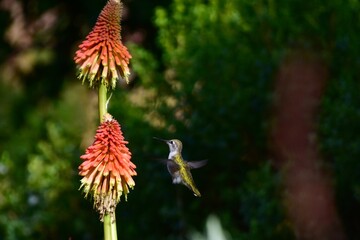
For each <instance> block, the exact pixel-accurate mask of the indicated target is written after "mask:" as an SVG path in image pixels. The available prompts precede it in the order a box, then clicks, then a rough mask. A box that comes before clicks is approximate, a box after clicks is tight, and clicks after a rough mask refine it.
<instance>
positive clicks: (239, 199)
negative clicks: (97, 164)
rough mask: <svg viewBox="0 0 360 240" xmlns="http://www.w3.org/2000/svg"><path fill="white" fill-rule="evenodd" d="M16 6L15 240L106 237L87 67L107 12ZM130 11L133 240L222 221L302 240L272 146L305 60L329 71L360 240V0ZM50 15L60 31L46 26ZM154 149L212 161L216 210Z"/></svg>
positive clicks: (328, 135) (11, 21) (10, 208)
mask: <svg viewBox="0 0 360 240" xmlns="http://www.w3.org/2000/svg"><path fill="white" fill-rule="evenodd" d="M3 2H7V3H2V4H3V5H2V8H0V33H1V36H2V38H1V39H0V41H1V42H0V98H1V100H0V239H9V240H13V239H69V238H71V239H101V238H102V225H101V224H100V222H99V221H98V214H97V213H96V212H95V211H94V210H93V209H92V204H91V201H89V200H85V199H84V198H83V195H82V193H81V192H80V191H78V188H79V186H80V182H79V180H80V177H79V176H78V174H77V167H78V165H79V164H80V163H81V162H80V159H79V156H80V155H81V154H82V153H83V152H84V149H85V148H86V147H87V146H88V145H89V144H91V142H92V137H93V134H94V133H95V129H96V126H97V121H98V119H97V112H96V111H97V109H96V104H97V102H96V92H95V91H93V90H89V89H87V88H86V86H82V85H81V81H79V80H77V79H76V69H75V64H74V62H73V60H72V59H73V56H74V52H75V51H76V48H77V45H78V44H79V43H80V42H81V41H82V40H83V39H84V38H85V36H86V34H87V33H88V32H89V31H90V30H91V28H92V26H93V25H94V23H95V21H96V18H97V16H98V14H99V13H100V11H101V9H102V7H103V6H104V5H105V0H103V1H84V0H79V1H61V2H56V1H54V2H53V1H45V0H32V1H31V0H29V1H19V2H16V1H12V0H8V1H3ZM6 4H8V7H4V6H5V5H6ZM124 5H125V9H126V11H125V14H124V19H123V21H122V28H123V32H122V36H123V39H124V41H125V43H126V45H127V46H128V47H129V50H130V52H131V54H132V56H133V59H132V61H131V68H132V70H133V73H132V78H133V82H132V83H131V84H130V86H127V87H125V86H121V87H119V88H117V89H116V90H115V91H114V94H113V96H112V99H111V102H110V110H109V111H110V113H111V114H112V115H113V116H114V117H115V118H116V119H117V120H118V121H119V122H120V124H121V125H122V130H123V133H124V136H125V138H126V139H127V140H128V141H129V145H128V146H129V148H130V150H131V151H132V153H133V158H132V160H133V162H134V163H135V164H136V165H137V172H138V176H137V177H135V182H136V186H135V189H134V190H133V191H131V192H130V194H129V196H128V202H125V201H122V202H121V203H119V205H118V207H117V223H118V234H119V239H187V238H188V237H189V235H190V234H191V233H192V232H193V231H200V232H203V231H204V226H205V222H206V219H207V218H208V216H210V215H216V216H217V217H218V218H219V220H220V221H221V224H222V226H223V228H224V229H225V230H226V231H227V232H228V233H229V234H230V235H231V236H232V238H233V239H252V240H253V239H293V238H294V233H293V231H292V225H291V223H290V222H289V220H288V218H287V217H286V215H285V208H284V205H283V200H282V197H281V196H282V195H281V194H282V188H281V183H282V178H281V173H280V172H279V171H276V170H275V168H274V167H272V164H271V160H272V159H271V157H270V154H269V142H268V141H269V134H270V130H269V129H270V127H271V120H272V118H271V106H272V102H273V81H274V76H275V74H276V71H277V70H278V67H279V64H280V63H281V61H282V59H283V58H284V57H285V56H286V54H287V53H288V52H290V51H291V50H294V49H295V50H297V51H299V50H300V51H307V52H309V51H310V52H312V53H313V54H315V55H318V56H319V57H321V58H322V59H323V60H324V61H325V63H326V64H327V66H328V68H329V81H328V84H327V86H326V92H325V95H324V97H323V100H322V104H321V108H320V114H319V121H318V123H317V125H318V135H319V143H320V147H321V149H320V150H321V152H322V154H323V156H324V166H325V167H326V168H327V169H328V171H330V172H331V176H332V179H331V180H332V184H333V186H334V190H335V194H336V203H337V210H338V212H339V215H340V218H341V221H342V224H343V226H344V230H345V233H346V234H347V236H348V239H359V238H360V230H359V229H360V228H359V226H360V218H359V214H360V209H359V198H360V185H359V183H360V182H359V181H360V161H359V159H360V122H359V120H360V95H359V91H360V82H359V69H360V68H359V67H360V66H359V65H360V52H359V50H360V35H359V32H360V3H359V2H358V1H351V0H329V1H325V2H324V1H309V2H307V1H300V0H292V1H289V0H278V1H271V0H269V1H252V0H251V1H250V0H228V1H219V0H209V1H205V0H202V1H201V0H174V1H165V0H162V1H161V0H158V1H148V0H137V1H135V0H132V1H130V0H128V1H125V2H124ZM9 6H10V7H9ZM5 8H7V9H14V8H15V9H20V11H14V12H15V13H16V14H15V15H12V14H10V11H8V10H6V9H5ZM48 11H50V12H48ZM45 13H46V14H48V15H45V16H51V17H53V19H54V23H53V24H50V27H48V28H46V27H37V26H38V25H40V26H42V25H41V23H38V25H36V22H38V21H39V19H41V18H42V17H44V14H45ZM45 19H48V18H45ZM49 21H50V20H46V21H45V22H49ZM40 22H41V21H40ZM14 28H15V30H11V29H14ZM19 29H20V30H19ZM19 31H20V32H21V31H23V32H24V34H25V35H21V34H20V35H19ZM24 36H25V37H24ZM26 37H27V38H28V39H30V40H29V41H28V40H27V38H26ZM153 136H157V137H162V138H179V139H181V140H182V141H183V144H184V157H185V158H186V159H189V160H201V159H205V158H206V159H209V163H208V165H207V166H206V167H204V168H201V169H199V170H194V171H193V176H194V179H195V181H196V183H197V185H198V187H199V189H200V191H201V192H202V194H203V197H202V198H200V199H197V198H195V197H194V196H193V195H192V194H191V192H190V191H189V190H188V189H186V188H185V187H183V186H175V185H172V183H171V179H170V176H169V175H168V173H167V172H166V169H165V167H164V166H162V165H161V164H159V163H157V162H156V161H154V159H155V158H157V157H166V156H167V154H168V149H167V146H166V145H165V144H162V143H160V142H156V141H154V140H152V137H153ZM270 144H271V143H270Z"/></svg>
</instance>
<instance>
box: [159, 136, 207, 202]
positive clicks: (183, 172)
mask: <svg viewBox="0 0 360 240" xmlns="http://www.w3.org/2000/svg"><path fill="white" fill-rule="evenodd" d="M154 139H156V140H160V141H163V142H165V143H166V144H167V145H168V146H169V149H170V153H169V156H168V159H166V160H165V162H166V166H167V169H168V171H169V173H170V175H171V177H172V181H173V184H183V185H185V186H186V187H188V188H189V189H190V190H191V191H192V192H193V193H194V195H195V196H196V197H201V194H200V192H199V190H198V189H197V188H196V186H195V183H194V180H193V178H192V175H191V173H190V169H194V168H200V167H202V166H204V165H205V164H206V163H207V160H202V161H195V162H188V161H185V160H184V159H183V157H182V155H181V151H182V143H181V141H180V140H178V139H171V140H165V139H161V138H156V137H154Z"/></svg>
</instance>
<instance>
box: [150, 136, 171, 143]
mask: <svg viewBox="0 0 360 240" xmlns="http://www.w3.org/2000/svg"><path fill="white" fill-rule="evenodd" d="M153 139H156V140H159V141H162V142H166V143H167V142H168V140H165V139H161V138H157V137H153Z"/></svg>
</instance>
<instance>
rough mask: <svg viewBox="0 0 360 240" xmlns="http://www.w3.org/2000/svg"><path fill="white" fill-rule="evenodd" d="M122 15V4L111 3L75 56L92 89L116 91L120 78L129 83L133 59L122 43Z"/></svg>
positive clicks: (84, 77) (114, 0)
mask: <svg viewBox="0 0 360 240" xmlns="http://www.w3.org/2000/svg"><path fill="white" fill-rule="evenodd" d="M121 11H122V3H121V2H120V0H109V1H108V2H107V4H106V5H105V7H104V8H103V10H102V11H101V13H100V15H99V17H98V19H97V21H96V24H95V26H94V28H93V29H92V31H91V32H90V33H89V34H88V35H87V37H86V39H85V40H84V41H83V42H82V43H81V44H80V45H79V50H77V51H76V53H75V57H74V60H75V63H76V64H77V67H78V69H79V75H78V77H79V78H80V79H81V80H82V81H83V83H84V82H85V81H86V80H88V81H89V86H90V87H93V86H98V85H99V84H100V83H101V84H104V85H105V86H107V88H112V89H114V88H115V86H116V81H117V80H118V79H119V78H120V77H121V78H123V79H125V80H126V82H127V83H129V78H128V77H129V75H130V71H129V67H128V65H129V61H130V59H131V55H130V53H129V52H128V50H127V48H126V47H125V46H124V45H123V44H122V42H121V36H120V31H121V27H120V18H121V16H120V15H121Z"/></svg>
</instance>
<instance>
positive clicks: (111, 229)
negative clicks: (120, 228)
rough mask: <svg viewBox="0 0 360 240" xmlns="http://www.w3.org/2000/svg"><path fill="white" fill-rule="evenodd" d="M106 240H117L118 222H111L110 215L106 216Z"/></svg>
mask: <svg viewBox="0 0 360 240" xmlns="http://www.w3.org/2000/svg"><path fill="white" fill-rule="evenodd" d="M104 240H117V233H116V221H115V220H114V221H111V216H110V214H106V215H105V216H104Z"/></svg>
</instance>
